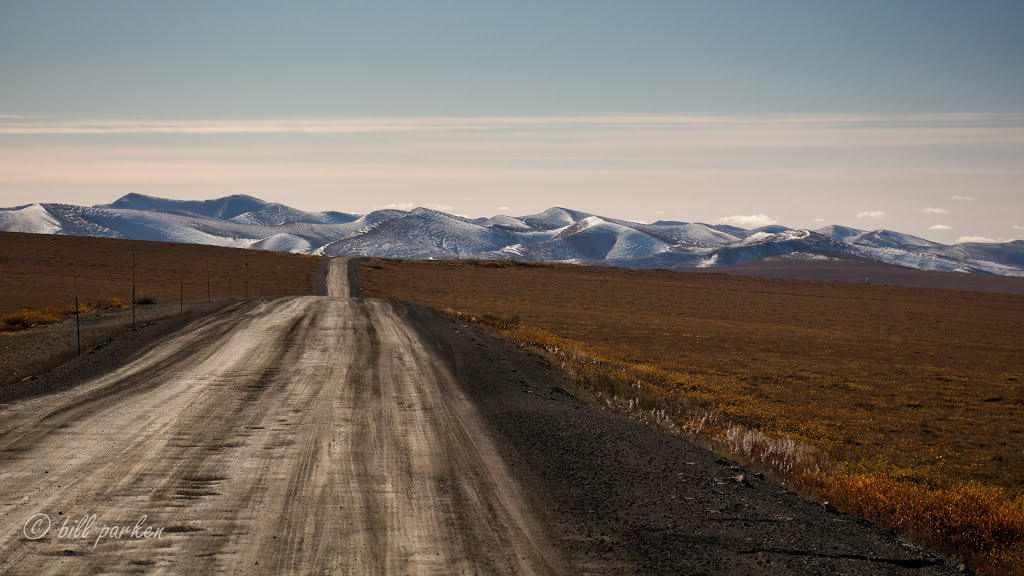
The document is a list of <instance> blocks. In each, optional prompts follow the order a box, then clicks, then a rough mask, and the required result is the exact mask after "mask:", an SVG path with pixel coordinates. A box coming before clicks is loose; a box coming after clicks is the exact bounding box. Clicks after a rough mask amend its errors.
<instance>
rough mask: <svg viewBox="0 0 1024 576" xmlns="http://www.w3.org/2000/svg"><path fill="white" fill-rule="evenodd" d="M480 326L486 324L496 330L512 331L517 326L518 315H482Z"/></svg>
mask: <svg viewBox="0 0 1024 576" xmlns="http://www.w3.org/2000/svg"><path fill="white" fill-rule="evenodd" d="M480 323H481V324H486V325H487V326H490V327H492V328H497V329H498V330H512V329H513V328H517V327H518V326H519V315H518V314H484V315H483V317H481V318H480Z"/></svg>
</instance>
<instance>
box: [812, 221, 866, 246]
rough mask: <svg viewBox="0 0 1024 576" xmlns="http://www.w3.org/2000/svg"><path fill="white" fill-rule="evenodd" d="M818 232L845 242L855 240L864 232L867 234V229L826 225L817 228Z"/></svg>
mask: <svg viewBox="0 0 1024 576" xmlns="http://www.w3.org/2000/svg"><path fill="white" fill-rule="evenodd" d="M815 232H817V233H818V234H824V235H825V236H831V237H832V238H835V239H836V240H841V241H843V242H853V241H854V240H856V239H857V238H860V237H861V236H863V235H864V234H867V231H866V230H858V229H856V228H850V227H848V226H837V225H832V226H825V227H823V228H818V229H817V230H815Z"/></svg>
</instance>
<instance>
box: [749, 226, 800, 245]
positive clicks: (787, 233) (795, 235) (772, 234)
mask: <svg viewBox="0 0 1024 576" xmlns="http://www.w3.org/2000/svg"><path fill="white" fill-rule="evenodd" d="M773 230H778V229H777V228H776V227H772V228H771V229H767V228H762V229H759V230H758V231H756V232H754V233H753V234H751V235H750V236H747V237H746V238H744V239H742V240H740V241H739V242H737V243H736V245H737V246H749V245H750V244H757V243H760V242H788V241H790V240H803V239H805V238H808V237H809V236H810V235H811V234H812V232H811V231H810V230H790V229H789V228H784V229H782V230H779V231H773Z"/></svg>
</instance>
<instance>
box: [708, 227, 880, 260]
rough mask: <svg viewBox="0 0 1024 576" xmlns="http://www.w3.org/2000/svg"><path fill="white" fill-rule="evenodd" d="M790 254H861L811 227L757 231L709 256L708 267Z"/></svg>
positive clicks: (854, 248) (842, 255)
mask: <svg viewBox="0 0 1024 576" xmlns="http://www.w3.org/2000/svg"><path fill="white" fill-rule="evenodd" d="M790 254H804V255H808V254H811V255H822V256H840V257H847V256H860V255H861V253H860V250H858V249H857V248H856V247H854V246H851V245H849V244H846V243H844V242H840V241H839V240H836V239H835V238H832V237H830V236H825V235H824V234H819V233H817V232H812V231H810V230H788V231H785V232H779V233H771V232H767V231H763V232H756V233H754V234H752V235H750V236H748V237H747V238H745V239H744V240H742V241H740V242H737V243H736V244H733V245H730V246H726V247H725V248H720V249H718V250H716V251H715V252H713V253H712V254H710V255H708V257H707V258H706V259H705V260H704V266H732V265H736V264H745V263H747V262H753V261H754V260H760V259H762V258H768V257H772V256H787V255H790Z"/></svg>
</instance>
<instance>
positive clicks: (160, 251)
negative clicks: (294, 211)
mask: <svg viewBox="0 0 1024 576" xmlns="http://www.w3.org/2000/svg"><path fill="white" fill-rule="evenodd" d="M133 253H134V254H135V260H136V268H135V274H136V294H135V295H136V298H140V297H141V296H142V295H148V296H151V297H153V298H155V299H156V300H157V301H159V302H177V301H178V299H179V296H180V294H179V292H180V290H181V281H182V280H184V298H185V301H186V302H190V301H201V302H205V301H206V300H207V296H208V291H207V279H208V278H209V298H210V299H211V300H213V301H215V302H216V301H221V300H225V299H229V298H234V299H241V298H245V297H250V298H251V297H258V296H285V295H294V294H308V293H310V291H311V289H312V280H313V274H314V273H315V271H316V267H317V265H318V263H319V258H317V257H314V256H306V255H300V254H287V253H282V252H267V251H263V250H244V249H239V248H220V247H217V246H200V245H194V244H174V243H168V242H145V241H139V240H118V239H108V238H87V237H75V236H51V235H46V234H21V233H14V232H0V314H9V313H15V314H17V313H19V311H20V310H24V309H29V310H36V311H41V310H43V309H45V308H48V307H56V308H64V307H67V306H71V305H73V304H74V296H75V291H74V277H75V275H77V276H78V293H79V297H80V299H81V301H83V302H84V301H90V302H96V301H100V300H102V299H106V298H120V299H121V300H123V301H124V302H129V303H130V302H131V287H132V268H131V258H132V254H133ZM208 269H209V275H208V274H207V270H208ZM229 290H230V291H229ZM247 293H248V294H247ZM32 319H33V318H32V317H31V314H30V315H29V317H26V320H27V321H31V320H32Z"/></svg>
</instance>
